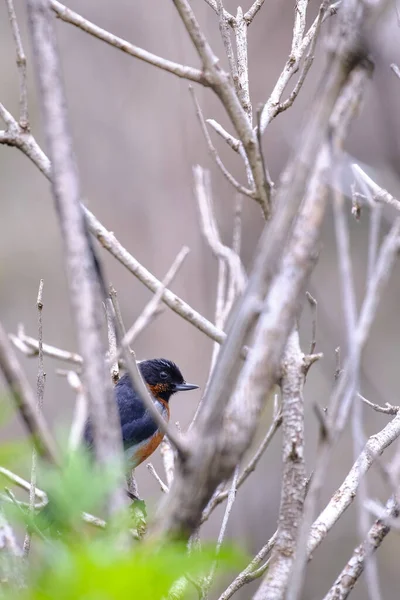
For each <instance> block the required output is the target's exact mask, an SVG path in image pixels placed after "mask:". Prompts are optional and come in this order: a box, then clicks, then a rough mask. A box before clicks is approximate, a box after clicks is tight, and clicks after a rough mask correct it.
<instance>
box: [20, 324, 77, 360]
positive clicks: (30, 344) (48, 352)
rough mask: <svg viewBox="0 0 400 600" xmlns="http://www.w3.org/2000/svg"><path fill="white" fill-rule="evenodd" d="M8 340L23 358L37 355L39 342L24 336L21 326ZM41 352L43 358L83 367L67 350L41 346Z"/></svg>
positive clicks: (75, 354)
mask: <svg viewBox="0 0 400 600" xmlns="http://www.w3.org/2000/svg"><path fill="white" fill-rule="evenodd" d="M9 338H10V340H11V341H12V343H13V344H14V346H15V347H16V348H18V350H20V351H21V352H22V353H23V354H25V356H29V357H34V356H38V354H39V341H38V340H37V339H35V338H33V337H30V336H29V335H26V334H25V332H24V328H23V326H22V325H19V327H18V332H17V335H15V334H13V333H10V334H9ZM42 350H43V354H44V356H50V357H51V358H56V359H58V360H62V361H65V362H70V363H73V364H74V365H83V360H82V357H81V356H80V355H79V354H77V353H76V352H69V351H68V350H62V349H61V348H57V347H56V346H50V345H49V344H42Z"/></svg>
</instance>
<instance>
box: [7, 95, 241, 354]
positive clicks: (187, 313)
mask: <svg viewBox="0 0 400 600" xmlns="http://www.w3.org/2000/svg"><path fill="white" fill-rule="evenodd" d="M0 108H1V105H0ZM7 114H8V115H9V116H10V118H11V122H12V124H13V127H14V128H17V129H16V131H13V132H9V131H7V132H5V131H0V144H9V145H11V146H15V147H17V148H18V149H19V150H21V152H23V153H24V154H25V155H26V156H27V157H28V158H29V159H30V160H31V161H32V162H33V163H34V164H35V165H36V166H37V167H38V169H39V170H40V171H41V172H42V173H43V175H45V177H47V179H49V180H51V163H50V160H49V159H48V157H47V156H46V155H45V154H44V152H43V150H42V149H41V148H40V146H39V145H38V144H37V142H36V140H35V138H34V137H33V136H32V135H31V134H23V133H22V132H21V131H18V123H17V122H16V121H15V119H14V118H13V117H12V115H10V114H9V113H7ZM0 116H1V111H0ZM83 211H84V213H85V216H86V221H87V225H88V228H89V231H90V232H91V233H92V234H93V235H94V236H95V237H96V238H97V239H98V241H99V242H100V244H101V245H102V246H103V247H104V248H105V249H106V250H108V251H109V252H110V253H111V254H112V255H113V256H114V258H116V259H117V260H118V261H119V262H120V263H121V264H122V265H124V267H125V268H126V269H128V271H129V272H130V273H132V274H133V275H134V276H135V277H137V278H138V279H139V281H141V283H143V285H145V286H146V287H147V288H148V289H149V290H151V291H152V292H153V293H155V292H156V291H157V290H158V289H159V288H160V287H161V286H162V283H161V281H159V280H158V279H157V278H156V277H155V276H154V275H153V274H152V273H150V271H148V270H147V269H146V268H145V267H144V266H143V265H142V264H141V263H140V262H139V261H137V260H136V259H135V258H134V257H133V256H132V254H130V253H129V252H128V250H127V249H126V248H124V246H122V244H121V243H120V242H119V241H118V240H117V239H116V237H115V236H114V234H113V233H112V232H110V231H108V230H107V229H106V228H105V227H104V225H102V223H101V222H100V221H99V220H98V219H97V218H96V217H95V216H94V214H93V213H91V212H90V211H89V210H88V209H87V208H86V207H83ZM162 301H163V302H164V303H165V304H166V305H167V306H168V307H169V308H170V309H171V310H173V311H174V312H175V313H176V314H178V315H179V316H181V317H182V318H183V319H185V320H186V321H188V322H189V323H191V324H192V325H193V326H194V327H196V328H197V329H199V331H201V332H203V333H204V334H205V335H206V336H207V337H209V338H210V339H212V340H214V341H215V342H218V343H219V344H222V343H223V342H224V340H225V338H226V334H225V333H224V332H223V331H221V330H220V329H218V327H215V325H213V323H211V322H210V321H209V320H208V319H206V318H205V317H204V316H203V315H201V314H200V313H199V312H197V311H196V310H194V308H192V307H191V306H190V305H189V304H188V303H187V302H185V301H184V300H182V298H180V297H179V296H177V295H176V294H174V293H173V292H171V291H170V290H168V289H166V290H165V292H164V294H163V296H162ZM46 349H50V347H48V346H46V344H44V346H43V351H44V353H45V354H46ZM54 350H55V351H57V352H58V349H56V348H55V349H54ZM59 352H60V353H64V351H61V350H60V351H59ZM246 353H247V351H246V349H245V348H243V350H242V356H243V357H245V356H246ZM54 356H55V357H56V358H60V359H62V360H71V361H72V362H77V363H78V362H79V363H80V361H81V360H82V359H81V358H80V357H79V355H71V353H66V354H65V355H64V354H62V356H58V355H57V356H56V355H54ZM72 356H74V357H75V358H76V360H73V358H72Z"/></svg>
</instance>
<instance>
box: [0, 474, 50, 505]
mask: <svg viewBox="0 0 400 600" xmlns="http://www.w3.org/2000/svg"><path fill="white" fill-rule="evenodd" d="M0 475H2V476H3V477H4V478H5V479H7V480H8V481H10V482H11V483H13V484H14V485H16V486H18V487H19V488H21V489H22V490H25V491H26V492H30V489H31V484H30V482H29V481H26V479H23V478H22V477H20V476H19V475H16V474H15V473H13V472H12V471H10V470H9V469H6V468H5V467H0ZM35 496H36V497H37V498H39V500H46V499H47V496H46V494H45V492H43V491H42V490H40V489H39V488H37V487H35Z"/></svg>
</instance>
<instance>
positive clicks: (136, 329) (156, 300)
mask: <svg viewBox="0 0 400 600" xmlns="http://www.w3.org/2000/svg"><path fill="white" fill-rule="evenodd" d="M188 254H189V248H188V247H187V246H183V247H182V248H181V250H180V251H179V252H178V254H177V255H176V257H175V260H174V262H173V263H172V265H171V266H170V268H169V269H168V271H167V273H166V275H165V277H164V279H163V280H162V282H161V283H162V285H161V287H159V288H158V290H157V291H156V293H155V294H154V296H153V297H152V298H151V300H150V301H149V302H148V303H147V304H146V306H145V307H144V309H143V310H142V312H141V314H140V315H139V317H138V318H137V319H136V321H135V323H134V324H133V325H132V327H131V328H130V329H129V331H128V332H127V333H125V335H124V337H123V342H124V343H125V344H127V345H128V346H130V345H131V344H133V342H134V341H135V340H136V338H137V337H138V336H139V335H140V333H141V332H142V331H143V330H144V329H145V328H146V327H147V326H148V325H149V323H150V322H151V321H152V320H153V319H154V317H155V315H156V314H157V311H158V310H159V308H160V304H161V302H162V296H163V294H164V292H165V290H166V288H167V287H168V286H169V285H170V284H171V282H172V281H173V280H174V278H175V276H176V274H177V273H178V271H179V269H180V268H181V266H182V265H183V261H184V260H185V258H186V257H187V255H188Z"/></svg>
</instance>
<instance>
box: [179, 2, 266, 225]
mask: <svg viewBox="0 0 400 600" xmlns="http://www.w3.org/2000/svg"><path fill="white" fill-rule="evenodd" d="M174 4H175V6H176V8H177V10H178V12H179V15H180V17H181V19H182V21H183V23H184V25H185V27H186V29H187V31H188V33H189V35H190V38H191V40H192V42H193V45H194V46H195V48H196V50H197V52H198V54H199V56H200V58H201V60H202V63H203V68H204V70H205V72H206V73H207V75H208V78H209V80H210V86H211V87H212V89H213V90H214V92H215V93H216V94H217V96H218V97H219V99H220V100H221V102H222V104H223V105H224V107H225V109H226V111H227V113H228V115H229V117H230V119H231V121H232V123H233V125H234V127H235V129H236V131H237V134H238V136H239V138H240V141H241V142H242V144H243V148H244V150H245V152H246V155H247V158H248V161H249V164H250V168H251V173H252V177H253V180H254V185H255V188H256V191H257V198H256V199H257V201H258V202H259V203H260V206H261V208H262V210H263V213H264V216H265V218H268V217H269V214H270V191H271V190H270V187H269V185H268V182H267V181H266V178H265V172H264V169H263V165H262V161H261V155H260V149H259V146H258V143H257V138H256V136H255V133H254V131H253V130H252V128H251V125H250V123H249V120H248V118H247V115H246V113H245V111H244V109H243V107H242V105H241V103H240V101H239V98H238V97H237V94H236V91H235V89H234V87H233V85H232V84H231V82H230V78H229V75H228V74H227V73H225V72H224V71H223V70H222V69H221V67H220V65H219V62H218V60H217V57H216V56H215V55H214V53H213V51H212V49H211V47H210V45H209V44H208V42H207V39H206V38H205V36H204V34H203V32H202V31H201V29H200V27H199V24H198V22H197V20H196V17H195V15H194V13H193V10H192V8H191V6H190V4H189V2H188V0H174Z"/></svg>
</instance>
